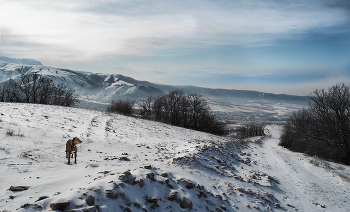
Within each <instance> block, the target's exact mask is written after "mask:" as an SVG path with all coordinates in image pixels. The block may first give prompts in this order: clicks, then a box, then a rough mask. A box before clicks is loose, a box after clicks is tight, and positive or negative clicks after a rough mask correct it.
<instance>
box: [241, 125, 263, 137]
mask: <svg viewBox="0 0 350 212" xmlns="http://www.w3.org/2000/svg"><path fill="white" fill-rule="evenodd" d="M265 126H266V124H265V123H256V122H249V123H246V124H244V125H242V126H240V127H238V128H237V129H236V130H235V131H236V137H237V138H240V139H244V138H248V137H255V136H264V135H265Z"/></svg>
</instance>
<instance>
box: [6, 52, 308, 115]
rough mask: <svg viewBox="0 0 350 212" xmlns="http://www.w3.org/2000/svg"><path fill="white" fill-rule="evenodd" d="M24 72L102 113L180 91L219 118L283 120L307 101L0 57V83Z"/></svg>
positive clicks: (299, 97)
mask: <svg viewBox="0 0 350 212" xmlns="http://www.w3.org/2000/svg"><path fill="white" fill-rule="evenodd" d="M25 73H38V74H41V75H44V76H45V77H47V78H49V79H52V80H53V81H54V82H55V83H57V84H60V83H63V84H65V85H68V86H71V87H73V88H75V90H76V91H77V93H78V94H79V95H80V100H81V101H80V104H79V106H78V107H81V108H87V109H95V110H104V109H105V105H106V104H107V103H109V102H111V101H112V100H115V99H126V98H127V99H141V98H147V97H148V96H158V95H160V94H162V93H166V92H169V91H171V90H175V89H180V90H183V91H184V92H185V93H187V94H189V93H199V94H201V95H202V96H203V97H205V98H206V99H207V100H208V103H209V104H210V106H211V107H212V108H213V109H214V111H215V112H216V113H217V114H218V116H219V117H220V118H221V119H223V120H229V121H232V122H235V121H237V120H240V121H251V120H264V121H271V120H284V119H285V118H286V117H288V115H289V114H290V113H291V112H292V111H295V110H296V109H300V108H301V107H303V106H305V105H307V102H308V98H307V97H305V96H292V95H284V94H272V93H263V92H257V91H244V90H229V89H210V88H201V87H195V86H174V85H161V84H156V83H151V82H147V81H139V80H135V79H133V78H130V77H127V76H123V75H120V74H101V73H91V72H82V71H73V70H69V69H60V68H55V67H50V66H45V65H42V64H41V63H40V62H37V61H35V60H32V59H12V58H5V57H0V82H3V81H6V80H9V79H10V78H12V79H17V78H19V77H20V75H21V74H25ZM276 111H279V112H276Z"/></svg>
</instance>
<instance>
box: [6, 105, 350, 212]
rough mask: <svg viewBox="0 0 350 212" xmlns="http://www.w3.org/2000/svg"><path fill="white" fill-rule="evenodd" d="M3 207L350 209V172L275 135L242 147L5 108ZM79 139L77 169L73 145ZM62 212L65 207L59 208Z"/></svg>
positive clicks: (66, 113) (160, 128) (138, 124)
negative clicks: (69, 146)
mask: <svg viewBox="0 0 350 212" xmlns="http://www.w3.org/2000/svg"><path fill="white" fill-rule="evenodd" d="M0 108H1V113H0V211H18V212H22V211H53V210H54V209H53V207H57V206H59V204H61V206H62V207H64V208H63V209H62V210H61V211H63V210H64V209H65V208H66V210H65V211H102V212H108V211H110V212H115V211H149V212H150V211H155V212H170V211H173V212H183V211H219V212H220V211H230V212H234V211H308V212H313V211H317V212H318V211H337V212H342V211H348V209H349V208H350V200H349V196H348V194H349V192H350V168H349V166H344V165H341V164H335V163H330V162H325V161H322V160H319V159H316V158H311V157H307V156H305V155H303V154H301V153H293V152H290V151H288V150H287V149H284V148H282V147H280V146H278V145H277V143H278V141H279V135H280V127H279V126H275V125H272V126H269V129H270V132H271V137H255V138H250V139H248V140H246V141H236V140H233V139H232V138H229V137H220V136H214V135H211V134H207V133H202V132H198V131H193V130H187V129H183V128H179V127H173V126H169V125H165V124H162V123H157V122H152V121H147V120H142V119H136V118H132V117H125V116H121V115H112V114H106V113H104V112H100V111H93V110H85V109H78V108H69V107H58V106H49V105H32V104H22V103H0ZM75 136H77V137H79V138H80V139H81V140H82V141H83V143H81V144H78V145H77V148H78V156H77V164H74V163H73V165H67V158H66V153H65V145H66V142H67V140H68V139H71V138H73V137H75ZM55 211H58V210H55Z"/></svg>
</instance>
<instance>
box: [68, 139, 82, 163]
mask: <svg viewBox="0 0 350 212" xmlns="http://www.w3.org/2000/svg"><path fill="white" fill-rule="evenodd" d="M80 143H83V142H82V141H81V140H79V138H77V137H74V138H73V140H68V141H67V144H66V157H67V158H68V165H70V156H71V155H72V158H73V152H74V155H75V161H74V163H77V151H78V149H77V147H76V145H77V144H80Z"/></svg>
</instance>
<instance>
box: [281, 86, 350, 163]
mask: <svg viewBox="0 0 350 212" xmlns="http://www.w3.org/2000/svg"><path fill="white" fill-rule="evenodd" d="M310 100H311V101H310V104H309V107H308V108H306V109H303V110H300V111H298V112H295V113H294V114H292V115H291V116H290V117H289V119H288V121H287V123H286V124H285V125H284V128H283V132H282V135H281V142H280V145H281V146H284V147H286V148H289V149H291V150H293V151H298V152H304V153H307V154H309V155H317V156H318V157H321V158H325V159H331V160H333V161H336V162H342V163H345V164H350V88H349V85H347V84H345V83H340V84H337V85H335V86H332V87H330V88H329V89H328V91H325V90H324V89H322V90H316V91H314V92H313V93H312V94H311V95H310Z"/></svg>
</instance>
